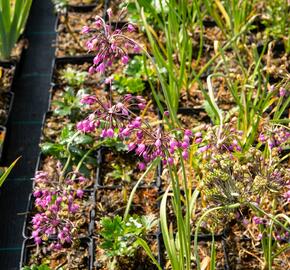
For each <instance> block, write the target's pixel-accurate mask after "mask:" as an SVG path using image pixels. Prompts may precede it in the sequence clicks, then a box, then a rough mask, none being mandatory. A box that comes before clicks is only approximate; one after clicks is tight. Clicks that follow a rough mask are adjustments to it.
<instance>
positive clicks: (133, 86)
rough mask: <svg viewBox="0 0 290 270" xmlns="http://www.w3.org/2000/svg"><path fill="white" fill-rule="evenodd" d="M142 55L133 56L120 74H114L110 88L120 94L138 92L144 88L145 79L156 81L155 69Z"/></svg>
mask: <svg viewBox="0 0 290 270" xmlns="http://www.w3.org/2000/svg"><path fill="white" fill-rule="evenodd" d="M146 65H148V62H146V61H145V58H144V57H142V56H135V57H134V58H133V59H132V60H131V61H130V62H129V63H128V65H127V66H126V68H125V69H124V71H123V73H122V74H115V75H114V81H113V85H112V89H114V90H117V91H118V92H119V93H120V94H124V93H131V94H136V93H138V94H140V93H142V92H143V91H144V90H145V83H144V81H145V80H150V81H152V82H153V83H154V84H155V83H156V71H155V69H154V68H153V67H152V65H150V64H149V66H146Z"/></svg>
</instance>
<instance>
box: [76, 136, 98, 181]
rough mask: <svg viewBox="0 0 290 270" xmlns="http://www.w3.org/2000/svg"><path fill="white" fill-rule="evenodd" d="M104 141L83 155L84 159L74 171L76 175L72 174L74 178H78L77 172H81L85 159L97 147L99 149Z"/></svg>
mask: <svg viewBox="0 0 290 270" xmlns="http://www.w3.org/2000/svg"><path fill="white" fill-rule="evenodd" d="M102 143H103V142H102V141H101V142H99V143H98V144H97V145H95V146H94V147H92V148H91V149H90V150H89V151H87V152H86V154H85V155H84V156H83V157H82V159H81V160H80V161H79V163H78V165H77V167H76V169H75V171H74V175H73V176H72V180H75V179H76V176H77V173H78V172H79V170H80V168H81V166H82V164H83V162H84V161H85V159H86V158H87V157H88V156H89V155H90V154H91V153H92V152H93V151H94V150H96V149H98V148H99V147H100V146H101V145H102Z"/></svg>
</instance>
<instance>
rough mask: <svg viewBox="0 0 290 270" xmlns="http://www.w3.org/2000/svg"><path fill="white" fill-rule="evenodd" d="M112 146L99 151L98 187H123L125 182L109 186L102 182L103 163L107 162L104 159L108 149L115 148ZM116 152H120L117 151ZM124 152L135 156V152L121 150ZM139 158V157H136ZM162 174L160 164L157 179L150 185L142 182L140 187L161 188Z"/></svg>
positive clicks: (130, 184)
mask: <svg viewBox="0 0 290 270" xmlns="http://www.w3.org/2000/svg"><path fill="white" fill-rule="evenodd" d="M110 149H111V148H110V147H101V148H100V149H99V151H98V166H97V171H96V178H97V179H96V188H99V187H101V188H107V187H117V186H118V187H122V186H123V184H120V185H117V186H116V185H109V186H106V185H104V183H103V182H102V177H101V174H102V164H103V163H104V162H106V161H105V160H104V155H105V153H106V151H111V152H112V151H113V150H110ZM116 153H118V152H117V151H116ZM121 153H122V154H124V155H128V156H131V157H134V154H133V153H130V152H129V153H125V152H121ZM136 158H137V157H136ZM160 175H161V165H160V164H159V165H158V166H157V170H156V173H155V179H154V180H153V181H152V183H151V184H149V185H144V184H140V187H146V188H148V187H157V188H160V185H161V179H160ZM120 181H121V182H122V183H123V182H124V183H125V181H123V180H120ZM135 184H136V182H134V183H128V184H125V185H126V186H127V185H129V186H134V185H135Z"/></svg>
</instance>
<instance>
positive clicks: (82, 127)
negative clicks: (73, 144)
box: [77, 119, 96, 133]
mask: <svg viewBox="0 0 290 270" xmlns="http://www.w3.org/2000/svg"><path fill="white" fill-rule="evenodd" d="M77 129H78V130H79V131H82V132H84V133H88V132H93V131H94V130H95V129H96V125H95V122H94V121H89V120H88V119H85V120H83V121H81V122H79V123H77Z"/></svg>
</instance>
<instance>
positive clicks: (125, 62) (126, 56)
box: [121, 55, 129, 65]
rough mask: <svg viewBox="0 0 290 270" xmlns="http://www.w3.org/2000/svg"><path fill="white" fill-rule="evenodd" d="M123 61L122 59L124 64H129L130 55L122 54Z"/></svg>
mask: <svg viewBox="0 0 290 270" xmlns="http://www.w3.org/2000/svg"><path fill="white" fill-rule="evenodd" d="M121 61H122V63H123V64H124V65H127V64H128V62H129V57H128V55H124V56H122V57H121Z"/></svg>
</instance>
